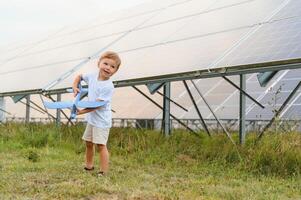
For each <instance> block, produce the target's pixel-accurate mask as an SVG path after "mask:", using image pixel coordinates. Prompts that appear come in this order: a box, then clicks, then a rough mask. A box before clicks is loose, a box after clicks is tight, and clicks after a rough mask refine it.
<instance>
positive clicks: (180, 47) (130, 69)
mask: <svg viewBox="0 0 301 200" xmlns="http://www.w3.org/2000/svg"><path fill="white" fill-rule="evenodd" d="M285 2H286V1H285V0H277V1H275V0H274V1H272V0H267V1H259V0H244V1H243V0H232V1H224V0H220V1H209V0H208V1H196V0H190V1H184V0H183V1H172V0H170V1H164V2H163V1H153V2H150V3H146V4H141V5H139V6H137V7H134V8H133V9H128V10H126V11H124V12H119V13H117V14H110V15H107V16H105V17H104V18H102V19H100V20H99V21H94V22H91V24H85V25H82V26H81V27H80V26H78V27H75V28H66V29H65V30H64V31H62V32H61V33H58V34H57V35H56V36H54V37H52V38H49V39H48V40H47V41H45V42H43V43H40V44H38V45H35V46H34V47H32V48H30V49H28V50H26V51H24V52H22V54H21V55H18V56H17V57H16V58H15V59H13V60H11V61H9V62H8V63H6V64H5V65H4V66H1V67H0V78H1V79H3V80H4V79H5V80H9V79H11V78H12V77H13V76H12V73H13V72H14V71H17V70H22V71H25V70H27V69H28V70H29V71H31V72H32V73H35V72H34V71H33V70H32V68H33V67H35V66H46V65H48V67H44V68H43V69H44V70H45V71H50V70H51V69H52V66H51V63H58V62H60V63H62V65H61V70H60V71H61V75H58V74H57V73H52V74H55V76H52V74H51V75H49V76H48V77H47V80H48V84H40V83H39V82H40V81H39V78H38V77H36V81H37V83H38V84H37V85H36V86H35V87H33V85H30V84H29V85H28V87H25V86H24V85H23V84H22V86H21V85H19V86H18V84H19V83H14V84H15V85H16V86H15V87H13V88H15V89H17V90H20V89H27V90H30V89H36V88H40V87H43V88H47V89H48V88H52V89H55V88H65V87H69V86H70V84H71V82H72V79H73V77H72V76H74V74H76V73H80V72H84V71H90V70H93V69H95V61H89V62H87V63H86V64H83V65H82V66H79V65H74V66H73V67H72V66H69V65H64V64H63V63H64V62H69V61H75V60H78V63H77V64H79V63H80V62H81V61H82V59H84V58H87V57H89V56H92V55H93V53H95V52H97V50H99V49H102V48H103V47H104V46H106V45H107V44H108V43H110V42H112V41H114V39H116V38H118V37H120V36H122V34H124V33H126V32H127V31H130V30H131V29H133V28H134V27H135V28H136V29H135V30H132V31H131V32H130V33H129V34H127V35H126V36H125V37H123V38H121V39H120V40H119V41H118V42H115V43H113V44H112V45H109V48H108V49H110V50H114V51H117V52H119V53H120V55H121V57H122V59H123V66H122V67H121V69H120V71H119V72H118V74H117V75H116V76H115V77H114V80H116V81H118V80H130V79H136V78H143V77H154V76H161V75H165V74H174V73H185V72H189V71H195V70H200V69H207V68H208V67H214V66H217V64H218V66H220V65H221V64H222V63H224V64H225V66H228V64H229V62H230V61H229V60H227V59H228V58H230V57H231V58H233V59H237V58H243V57H244V56H243V55H242V54H243V52H244V51H242V52H237V53H234V51H232V50H233V49H235V48H234V47H236V46H237V44H240V43H241V44H240V45H238V46H240V47H241V45H245V44H247V43H248V42H249V43H250V44H251V43H252V42H254V41H252V39H253V38H256V37H255V36H254V37H253V36H252V37H249V38H247V40H246V41H244V39H245V37H246V35H247V34H249V33H250V32H252V31H253V30H254V29H257V28H258V27H260V28H259V29H260V31H256V32H255V33H254V35H257V34H259V33H261V32H262V34H266V35H268V33H269V32H267V31H268V30H269V28H267V27H271V26H272V28H277V27H278V26H277V24H278V25H279V23H280V25H281V23H282V22H283V25H281V26H288V25H287V24H285V23H284V22H288V21H287V20H282V18H283V17H284V16H285V14H286V13H285V11H283V12H279V13H278V14H277V12H276V11H277V9H279V10H280V11H281V9H280V8H281V6H283V5H284V4H285ZM291 2H295V1H291ZM289 5H290V4H289ZM297 5H299V3H297ZM293 7H294V6H291V8H289V11H290V12H291V11H292V12H297V11H298V10H297V9H295V10H294V11H293V10H292V9H293ZM254 10H256V15H254V14H253V13H254ZM275 12H276V14H277V15H275V16H274V18H272V19H273V20H277V21H275V22H274V21H273V22H271V23H270V22H269V23H267V22H266V21H264V20H269V17H271V16H272V15H274V14H275ZM291 15H292V14H290V15H289V16H291ZM238 16H239V17H238ZM291 20H293V19H291ZM295 22H296V20H295V18H294V20H293V22H292V24H294V25H295V26H297V25H298V24H296V23H295ZM262 23H264V24H262ZM289 24H290V23H289ZM137 25H138V26H137ZM281 26H280V27H281ZM292 27H293V25H292ZM299 27H300V26H299ZM288 28H290V27H288ZM264 29H268V30H264ZM295 31H297V32H299V29H298V26H297V27H295V29H292V31H291V34H293V32H295ZM259 35H260V34H259ZM264 36H265V35H264ZM261 37H262V36H261ZM291 38H293V37H291ZM249 40H250V41H249ZM242 41H243V42H242ZM261 44H262V45H261V46H264V47H265V46H268V44H266V43H261ZM259 46H260V45H259ZM239 49H241V48H239ZM243 49H244V48H243ZM237 51H238V50H237ZM295 51H297V52H298V49H296V50H292V52H291V54H290V55H296V54H294V53H293V52H295ZM229 52H231V53H230V54H229V55H228V53H229ZM258 52H260V51H258ZM234 54H235V55H234ZM225 55H228V56H225ZM230 55H231V56H230ZM248 55H249V57H252V53H250V54H249V53H248ZM254 55H255V54H254ZM275 55H276V53H275ZM277 55H278V53H277ZM297 55H298V54H297ZM253 57H254V56H253ZM262 57H264V56H262ZM291 57H292V56H291ZM291 57H283V58H291ZM293 57H295V56H293ZM224 58H226V59H224ZM243 59H244V60H245V59H246V58H245V57H244V58H243ZM256 59H257V60H254V62H255V61H258V57H257V58H256ZM158 60H160V61H158ZM221 61H222V62H221ZM260 61H266V60H260ZM230 63H232V64H236V63H245V61H241V62H240V61H239V62H232V61H231V62H230ZM46 68H47V69H46ZM78 70H79V71H78ZM73 71H74V72H75V73H73ZM8 72H9V73H8ZM15 73H18V72H15ZM9 76H11V78H10V77H9ZM16 76H17V75H16ZM60 77H61V78H60ZM41 82H43V83H44V82H46V81H44V80H43V81H41ZM11 84H13V82H11ZM47 86H49V87H47ZM18 88H19V89H18ZM7 91H10V90H2V91H1V92H7Z"/></svg>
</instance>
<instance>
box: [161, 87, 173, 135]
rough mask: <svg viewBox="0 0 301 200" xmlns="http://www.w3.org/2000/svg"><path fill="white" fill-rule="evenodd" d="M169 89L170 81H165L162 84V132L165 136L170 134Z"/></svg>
mask: <svg viewBox="0 0 301 200" xmlns="http://www.w3.org/2000/svg"><path fill="white" fill-rule="evenodd" d="M170 89H171V87H170V82H167V83H165V84H164V86H163V90H164V92H163V93H164V98H163V113H164V115H163V122H164V123H163V133H164V135H165V136H169V135H170V101H169V99H170Z"/></svg>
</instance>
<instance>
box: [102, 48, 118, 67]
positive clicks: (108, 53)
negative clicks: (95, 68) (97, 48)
mask: <svg viewBox="0 0 301 200" xmlns="http://www.w3.org/2000/svg"><path fill="white" fill-rule="evenodd" d="M104 58H108V59H112V60H114V61H115V62H116V67H117V69H118V68H119V66H120V65H121V59H120V57H119V55H118V54H117V53H115V52H113V51H106V52H104V53H103V54H102V55H101V56H100V58H99V61H98V65H99V63H100V61H101V60H102V59H104Z"/></svg>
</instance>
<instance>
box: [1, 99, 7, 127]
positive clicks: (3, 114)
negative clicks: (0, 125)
mask: <svg viewBox="0 0 301 200" xmlns="http://www.w3.org/2000/svg"><path fill="white" fill-rule="evenodd" d="M5 113H6V111H5V102H4V98H3V97H0V122H3V121H4V120H5Z"/></svg>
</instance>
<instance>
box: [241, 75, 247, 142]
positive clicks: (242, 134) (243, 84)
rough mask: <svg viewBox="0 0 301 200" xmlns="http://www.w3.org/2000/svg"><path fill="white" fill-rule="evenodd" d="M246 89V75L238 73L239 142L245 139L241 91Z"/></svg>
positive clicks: (243, 95) (244, 97) (244, 118)
mask: <svg viewBox="0 0 301 200" xmlns="http://www.w3.org/2000/svg"><path fill="white" fill-rule="evenodd" d="M245 90H246V75H244V74H242V75H240V93H239V143H240V144H244V143H245V141H246V96H245V93H244V92H243V91H245Z"/></svg>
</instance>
